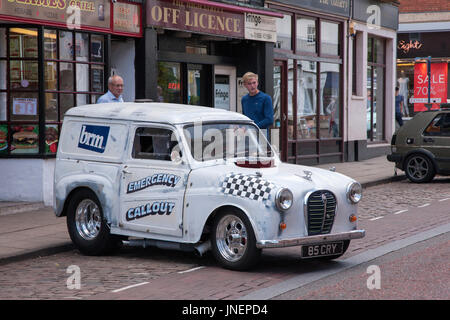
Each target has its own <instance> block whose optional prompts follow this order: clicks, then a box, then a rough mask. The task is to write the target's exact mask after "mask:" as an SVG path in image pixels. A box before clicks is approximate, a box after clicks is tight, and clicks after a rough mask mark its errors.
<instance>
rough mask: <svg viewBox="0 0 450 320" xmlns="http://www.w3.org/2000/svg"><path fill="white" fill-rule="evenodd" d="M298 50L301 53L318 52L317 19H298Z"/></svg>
mask: <svg viewBox="0 0 450 320" xmlns="http://www.w3.org/2000/svg"><path fill="white" fill-rule="evenodd" d="M296 32H297V39H296V49H297V51H299V52H310V53H315V52H317V50H316V39H317V34H316V19H311V18H303V17H300V18H297V24H296Z"/></svg>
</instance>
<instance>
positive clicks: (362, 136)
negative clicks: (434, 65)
mask: <svg viewBox="0 0 450 320" xmlns="http://www.w3.org/2000/svg"><path fill="white" fill-rule="evenodd" d="M355 30H356V31H357V35H356V38H355V39H353V40H351V41H349V44H348V45H349V61H350V63H348V68H347V78H348V79H349V81H348V86H347V96H348V119H346V120H347V121H348V125H347V126H346V128H347V130H346V131H347V139H346V141H347V156H348V160H353V159H354V160H364V159H368V158H371V157H376V156H380V155H384V154H386V153H387V151H388V150H389V146H390V137H391V136H392V134H393V133H394V131H395V117H394V113H395V100H394V96H395V85H396V84H395V79H396V76H395V69H396V67H395V66H396V45H395V44H396V43H397V34H396V31H395V30H392V29H386V28H382V27H379V28H377V29H375V28H373V27H370V26H368V25H366V24H365V23H361V22H355ZM369 35H374V36H378V37H381V38H385V39H386V75H385V77H386V79H385V83H386V92H385V98H386V100H385V111H386V113H385V117H384V119H385V137H386V141H385V142H381V143H371V144H367V132H366V121H367V119H366V117H367V115H366V107H367V71H366V70H367V51H368V37H369ZM354 45H356V46H357V50H356V52H357V57H356V59H357V61H358V63H357V68H358V70H357V72H356V74H357V81H356V83H357V86H358V87H357V92H356V93H357V94H356V95H354V94H353V93H352V92H353V91H352V89H353V88H352V81H351V79H352V74H353V64H352V63H351V61H353V59H354V57H353V46H354Z"/></svg>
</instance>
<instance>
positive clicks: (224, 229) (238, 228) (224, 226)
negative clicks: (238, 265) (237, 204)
mask: <svg viewBox="0 0 450 320" xmlns="http://www.w3.org/2000/svg"><path fill="white" fill-rule="evenodd" d="M216 243H217V248H218V249H219V252H220V254H221V255H222V256H223V257H224V258H225V259H226V260H227V261H230V262H235V261H238V260H240V259H242V256H243V255H244V254H245V251H246V250H247V244H248V235H247V229H246V228H245V225H244V223H243V222H242V220H241V219H239V218H238V217H236V216H234V215H227V216H225V217H223V218H222V219H221V220H220V222H219V224H218V225H217V230H216Z"/></svg>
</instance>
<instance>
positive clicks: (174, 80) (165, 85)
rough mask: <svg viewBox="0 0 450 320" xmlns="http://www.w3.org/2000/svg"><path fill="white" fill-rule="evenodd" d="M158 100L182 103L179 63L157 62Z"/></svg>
mask: <svg viewBox="0 0 450 320" xmlns="http://www.w3.org/2000/svg"><path fill="white" fill-rule="evenodd" d="M158 100H159V101H160V102H171V103H182V95H181V64H180V63H176V62H158Z"/></svg>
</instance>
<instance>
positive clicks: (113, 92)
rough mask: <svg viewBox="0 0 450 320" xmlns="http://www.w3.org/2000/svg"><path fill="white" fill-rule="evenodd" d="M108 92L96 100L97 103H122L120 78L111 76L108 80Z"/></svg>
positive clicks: (121, 80)
mask: <svg viewBox="0 0 450 320" xmlns="http://www.w3.org/2000/svg"><path fill="white" fill-rule="evenodd" d="M108 89H109V90H108V92H106V93H105V94H104V95H102V96H101V97H100V98H98V100H97V103H108V102H124V101H123V97H122V92H123V79H122V77H121V76H118V75H113V76H111V77H109V79H108Z"/></svg>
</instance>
